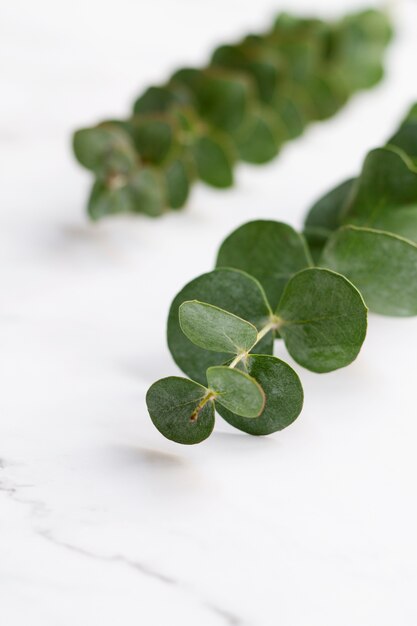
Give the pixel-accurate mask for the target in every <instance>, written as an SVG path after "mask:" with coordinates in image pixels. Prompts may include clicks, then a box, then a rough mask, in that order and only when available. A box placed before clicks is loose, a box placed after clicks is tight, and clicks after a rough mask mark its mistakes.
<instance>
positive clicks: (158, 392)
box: [146, 376, 214, 444]
mask: <svg viewBox="0 0 417 626" xmlns="http://www.w3.org/2000/svg"><path fill="white" fill-rule="evenodd" d="M210 397H211V396H210V395H209V391H208V389H206V388H205V387H203V386H202V385H199V384H197V383H195V382H193V381H192V380H188V379H187V378H179V377H177V376H169V377H168V378H162V379H161V380H158V381H157V382H156V383H154V384H153V385H152V386H151V387H150V388H149V390H148V393H147V394H146V404H147V407H148V411H149V415H150V416H151V419H152V422H153V423H154V425H155V426H156V428H157V429H158V430H159V432H160V433H162V434H163V435H164V437H166V438H167V439H170V440H171V441H175V442H176V443H183V444H194V443H200V442H201V441H204V439H207V437H209V436H210V435H211V433H212V431H213V428H214V402H213V399H210Z"/></svg>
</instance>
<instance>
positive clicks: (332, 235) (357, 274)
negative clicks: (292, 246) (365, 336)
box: [304, 104, 417, 316]
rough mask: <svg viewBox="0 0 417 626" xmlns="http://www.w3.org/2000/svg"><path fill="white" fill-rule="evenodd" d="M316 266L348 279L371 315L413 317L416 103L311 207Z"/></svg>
mask: <svg viewBox="0 0 417 626" xmlns="http://www.w3.org/2000/svg"><path fill="white" fill-rule="evenodd" d="M304 234H305V236H306V238H307V240H308V242H309V244H310V249H311V251H312V253H313V256H314V258H315V259H316V262H317V263H318V264H320V265H322V266H324V267H329V268H331V269H333V270H335V271H337V272H340V273H342V274H344V275H345V276H347V277H348V278H349V279H350V280H351V281H352V282H353V283H354V284H355V285H356V286H357V287H358V289H359V290H360V291H361V293H362V294H363V296H364V298H365V301H366V303H367V305H368V307H369V309H370V310H371V311H374V312H375V313H380V314H382V315H391V316H410V315H417V280H416V276H417V104H415V105H413V107H412V108H411V110H410V112H409V113H408V115H407V116H406V118H405V119H404V121H403V122H402V123H401V125H400V128H399V130H398V131H397V132H396V133H395V134H394V135H393V136H392V137H391V138H390V139H389V141H388V142H387V144H386V145H385V146H384V147H382V148H376V149H375V150H371V152H369V154H368V155H367V156H366V158H365V160H364V163H363V166H362V170H361V172H360V174H359V176H358V177H357V178H351V179H349V180H347V181H345V182H343V183H341V184H340V185H338V186H337V187H336V188H335V189H332V190H331V191H330V192H328V193H327V194H326V195H325V196H324V197H323V198H321V199H320V200H318V201H317V202H316V203H315V204H314V205H313V207H312V208H311V209H310V211H309V213H308V215H307V217H306V220H305V229H304Z"/></svg>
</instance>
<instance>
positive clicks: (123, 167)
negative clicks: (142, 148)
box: [73, 124, 136, 177]
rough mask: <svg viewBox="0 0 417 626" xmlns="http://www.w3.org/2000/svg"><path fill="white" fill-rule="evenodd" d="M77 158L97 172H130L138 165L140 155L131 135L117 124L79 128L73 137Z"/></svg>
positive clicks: (102, 173) (112, 173)
mask: <svg viewBox="0 0 417 626" xmlns="http://www.w3.org/2000/svg"><path fill="white" fill-rule="evenodd" d="M73 148H74V154H75V156H76V158H77V160H78V161H79V162H80V163H81V165H83V166H84V167H86V168H87V169H89V170H92V171H93V172H95V173H96V174H97V175H100V176H105V177H107V176H109V175H116V174H122V175H127V174H128V173H129V172H131V171H132V169H134V167H135V166H136V154H135V150H134V147H133V145H132V142H131V140H130V138H129V136H128V135H127V134H126V132H125V131H124V130H123V129H122V128H118V127H117V126H116V125H114V126H112V125H110V124H106V126H105V127H104V126H103V127H101V126H97V127H95V128H85V129H82V130H78V131H77V132H75V133H74V136H73Z"/></svg>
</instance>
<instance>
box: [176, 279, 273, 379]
mask: <svg viewBox="0 0 417 626" xmlns="http://www.w3.org/2000/svg"><path fill="white" fill-rule="evenodd" d="M187 300H199V301H203V302H207V303H208V304H212V305H213V306H217V307H219V308H220V309H224V310H225V311H230V313H234V315H237V316H238V317H241V318H242V319H244V320H248V321H249V322H251V324H253V325H254V326H256V328H257V329H258V331H259V330H261V329H262V328H263V327H264V326H265V325H266V324H267V323H268V322H269V320H270V316H271V310H270V308H269V306H268V303H267V300H266V297H265V293H264V291H263V289H262V287H261V286H260V284H259V283H258V281H257V280H256V279H255V278H253V277H252V276H249V275H248V274H245V273H244V272H240V271H237V270H232V269H218V270H215V271H213V272H209V273H208V274H203V275H202V276H199V277H198V278H195V279H194V280H192V281H191V282H190V283H188V284H187V285H186V286H185V287H184V288H183V289H182V290H181V291H180V292H179V294H178V295H177V296H176V297H175V299H174V301H173V303H172V305H171V308H170V312H169V317H168V345H169V349H170V351H171V354H172V356H173V358H174V361H175V362H176V363H177V365H178V366H179V367H180V368H181V369H182V370H183V372H185V373H186V374H187V375H188V376H190V377H191V378H193V379H194V380H197V381H199V382H201V383H203V384H205V382H206V370H207V368H208V367H210V366H212V365H223V364H225V363H227V362H228V361H230V354H227V353H225V352H209V351H207V350H204V349H202V348H199V347H198V346H196V345H194V344H193V343H192V342H191V341H190V340H189V339H188V338H187V337H186V336H185V335H184V333H183V332H182V330H181V327H180V324H179V314H178V312H179V307H180V305H181V304H182V303H183V302H186V301H187ZM272 347H273V337H272V333H268V334H267V335H266V336H265V337H264V338H263V339H262V340H261V341H260V342H259V343H258V344H257V346H256V351H257V352H260V353H268V354H271V353H272Z"/></svg>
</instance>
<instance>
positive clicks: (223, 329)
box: [179, 300, 258, 354]
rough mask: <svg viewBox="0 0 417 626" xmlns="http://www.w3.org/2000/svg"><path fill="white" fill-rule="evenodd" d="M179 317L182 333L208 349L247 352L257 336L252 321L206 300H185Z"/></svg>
mask: <svg viewBox="0 0 417 626" xmlns="http://www.w3.org/2000/svg"><path fill="white" fill-rule="evenodd" d="M179 316H180V326H181V329H182V331H183V333H184V334H185V335H187V337H188V339H190V340H191V341H192V342H193V343H194V344H195V345H196V346H200V348H204V349H205V350H214V351H215V352H229V353H230V354H240V353H241V352H248V351H249V350H250V349H251V348H252V347H253V346H254V344H255V343H256V339H257V337H258V331H257V329H256V328H255V326H254V325H253V324H251V323H250V322H247V321H246V320H243V319H242V318H241V317H237V315H233V313H229V312H228V311H224V310H223V309H219V308H218V307H216V306H213V305H212V304H207V303H206V302H198V300H191V301H189V302H183V304H181V306H180V309H179Z"/></svg>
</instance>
